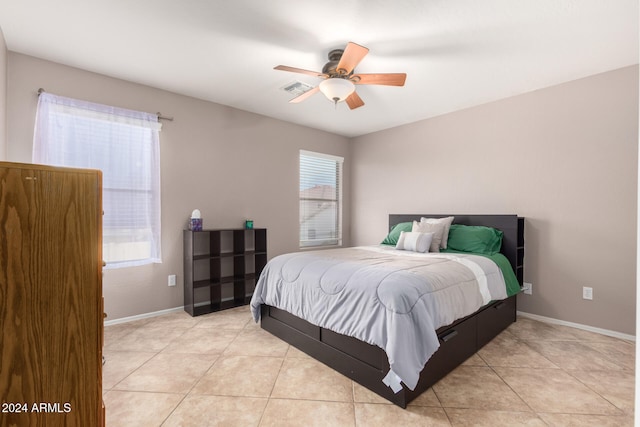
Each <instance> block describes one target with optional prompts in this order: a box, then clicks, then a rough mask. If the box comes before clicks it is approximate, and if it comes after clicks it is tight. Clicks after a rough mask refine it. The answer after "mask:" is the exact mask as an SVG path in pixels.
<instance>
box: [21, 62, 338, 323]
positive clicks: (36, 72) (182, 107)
mask: <svg viewBox="0 0 640 427" xmlns="http://www.w3.org/2000/svg"><path fill="white" fill-rule="evenodd" d="M8 58H9V61H8V62H9V71H8V78H9V91H8V118H9V123H10V124H11V125H10V127H9V141H10V143H9V147H8V159H9V160H10V161H19V162H29V161H30V160H31V143H32V138H33V123H34V114H35V111H36V104H37V95H36V93H37V90H38V88H39V87H42V88H44V89H45V90H47V91H48V92H51V93H54V94H58V95H64V96H69V97H74V98H80V99H85V100H89V101H93V102H99V103H104V104H110V105H115V106H120V107H125V108H131V109H137V110H142V111H149V112H157V111H160V112H162V113H163V115H166V116H173V117H174V121H172V122H166V121H165V122H163V129H162V132H161V134H160V139H161V167H162V177H161V179H162V251H163V263H162V264H155V265H150V266H143V267H132V268H125V269H119V270H106V271H105V277H104V295H105V304H106V311H107V313H108V314H109V319H108V320H113V319H117V318H120V317H126V316H132V315H136V314H142V313H148V312H153V311H158V310H162V309H168V308H173V307H179V306H181V305H182V304H183V293H182V283H183V281H182V230H183V229H184V228H185V226H186V220H187V218H188V217H189V216H190V214H191V211H192V210H193V209H195V208H198V209H200V210H201V211H202V215H203V218H204V225H205V227H208V228H223V227H240V226H242V225H243V224H244V219H246V218H251V219H253V220H254V223H255V226H256V227H266V228H267V229H268V251H269V256H270V257H272V256H275V255H277V254H281V253H284V252H291V251H295V250H297V248H298V240H297V239H298V229H297V226H298V153H299V150H300V149H305V150H311V151H319V152H324V153H328V154H333V155H338V156H343V157H344V158H345V171H346V172H345V176H344V179H345V185H344V188H345V190H344V194H343V197H344V199H345V204H344V218H345V220H344V224H343V225H344V236H345V242H344V243H345V245H348V244H349V234H350V229H349V218H350V211H349V206H350V204H349V198H350V195H349V188H350V183H349V173H348V171H349V170H350V156H349V146H348V140H347V138H343V137H340V136H336V135H333V134H330V133H326V132H321V131H318V130H313V129H309V128H305V127H301V126H297V125H293V124H289V123H285V122H282V121H278V120H274V119H270V118H267V117H264V116H259V115H256V114H252V113H248V112H244V111H240V110H236V109H233V108H229V107H225V106H222V105H218V104H214V103H210V102H205V101H201V100H197V99H194V98H189V97H185V96H180V95H176V94H173V93H169V92H165V91H162V90H158V89H153V88H150V87H147V86H142V85H137V84H134V83H129V82H125V81H122V80H117V79H112V78H108V77H105V76H101V75H98V74H94V73H90V72H87V71H82V70H78V69H75V68H70V67H66V66H62V65H59V64H55V63H52V62H48V61H44V60H40V59H36V58H33V57H29V56H24V55H21V54H17V53H13V52H10V53H9V57H8ZM169 274H177V275H178V286H176V287H168V286H167V275H169Z"/></svg>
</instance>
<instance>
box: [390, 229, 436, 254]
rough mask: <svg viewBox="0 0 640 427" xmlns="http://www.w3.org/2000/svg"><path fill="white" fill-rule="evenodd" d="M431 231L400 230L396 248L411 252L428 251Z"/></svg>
mask: <svg viewBox="0 0 640 427" xmlns="http://www.w3.org/2000/svg"><path fill="white" fill-rule="evenodd" d="M432 238H433V233H414V232H410V231H401V232H400V237H399V238H398V243H397V244H396V249H402V250H403V251H413V252H428V251H429V246H431V239H432Z"/></svg>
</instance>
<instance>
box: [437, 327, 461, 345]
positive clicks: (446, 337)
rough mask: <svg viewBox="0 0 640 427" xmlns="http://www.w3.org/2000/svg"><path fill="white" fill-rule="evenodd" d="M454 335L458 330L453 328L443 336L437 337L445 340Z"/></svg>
mask: <svg viewBox="0 0 640 427" xmlns="http://www.w3.org/2000/svg"><path fill="white" fill-rule="evenodd" d="M456 335H458V331H456V330H455V329H454V330H453V331H451V332H448V333H447V334H446V335H443V336H441V337H439V339H440V341H442V342H447V341H449V340H451V339H453V338H454V337H455V336H456Z"/></svg>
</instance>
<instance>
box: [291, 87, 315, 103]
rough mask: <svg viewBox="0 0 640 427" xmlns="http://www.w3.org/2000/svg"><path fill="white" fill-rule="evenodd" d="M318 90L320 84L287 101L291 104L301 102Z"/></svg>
mask: <svg viewBox="0 0 640 427" xmlns="http://www.w3.org/2000/svg"><path fill="white" fill-rule="evenodd" d="M319 90H320V86H316V87H314V88H313V89H310V90H308V91H306V92H305V93H303V94H301V95H298V96H296V97H295V98H293V99H292V100H291V101H289V102H290V103H292V104H297V103H298V102H302V101H304V100H305V99H307V98H310V97H311V95H313V94H315V93H317V92H318V91H319Z"/></svg>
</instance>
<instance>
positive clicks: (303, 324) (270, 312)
mask: <svg viewBox="0 0 640 427" xmlns="http://www.w3.org/2000/svg"><path fill="white" fill-rule="evenodd" d="M262 307H263V308H262V310H263V311H262V318H263V319H264V318H265V317H270V318H272V319H275V320H278V321H280V322H282V323H284V324H286V325H288V326H289V327H291V328H294V329H297V330H298V331H300V332H302V333H304V334H306V335H308V336H310V337H312V338H314V339H316V340H318V341H320V327H318V326H316V325H312V324H311V323H309V322H307V321H306V320H302V319H301V318H299V317H297V316H294V315H293V314H291V313H289V312H286V311H284V310H280V309H279V308H275V307H269V306H265V305H263V306H262ZM264 310H266V311H267V312H266V313H265V311H264Z"/></svg>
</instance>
